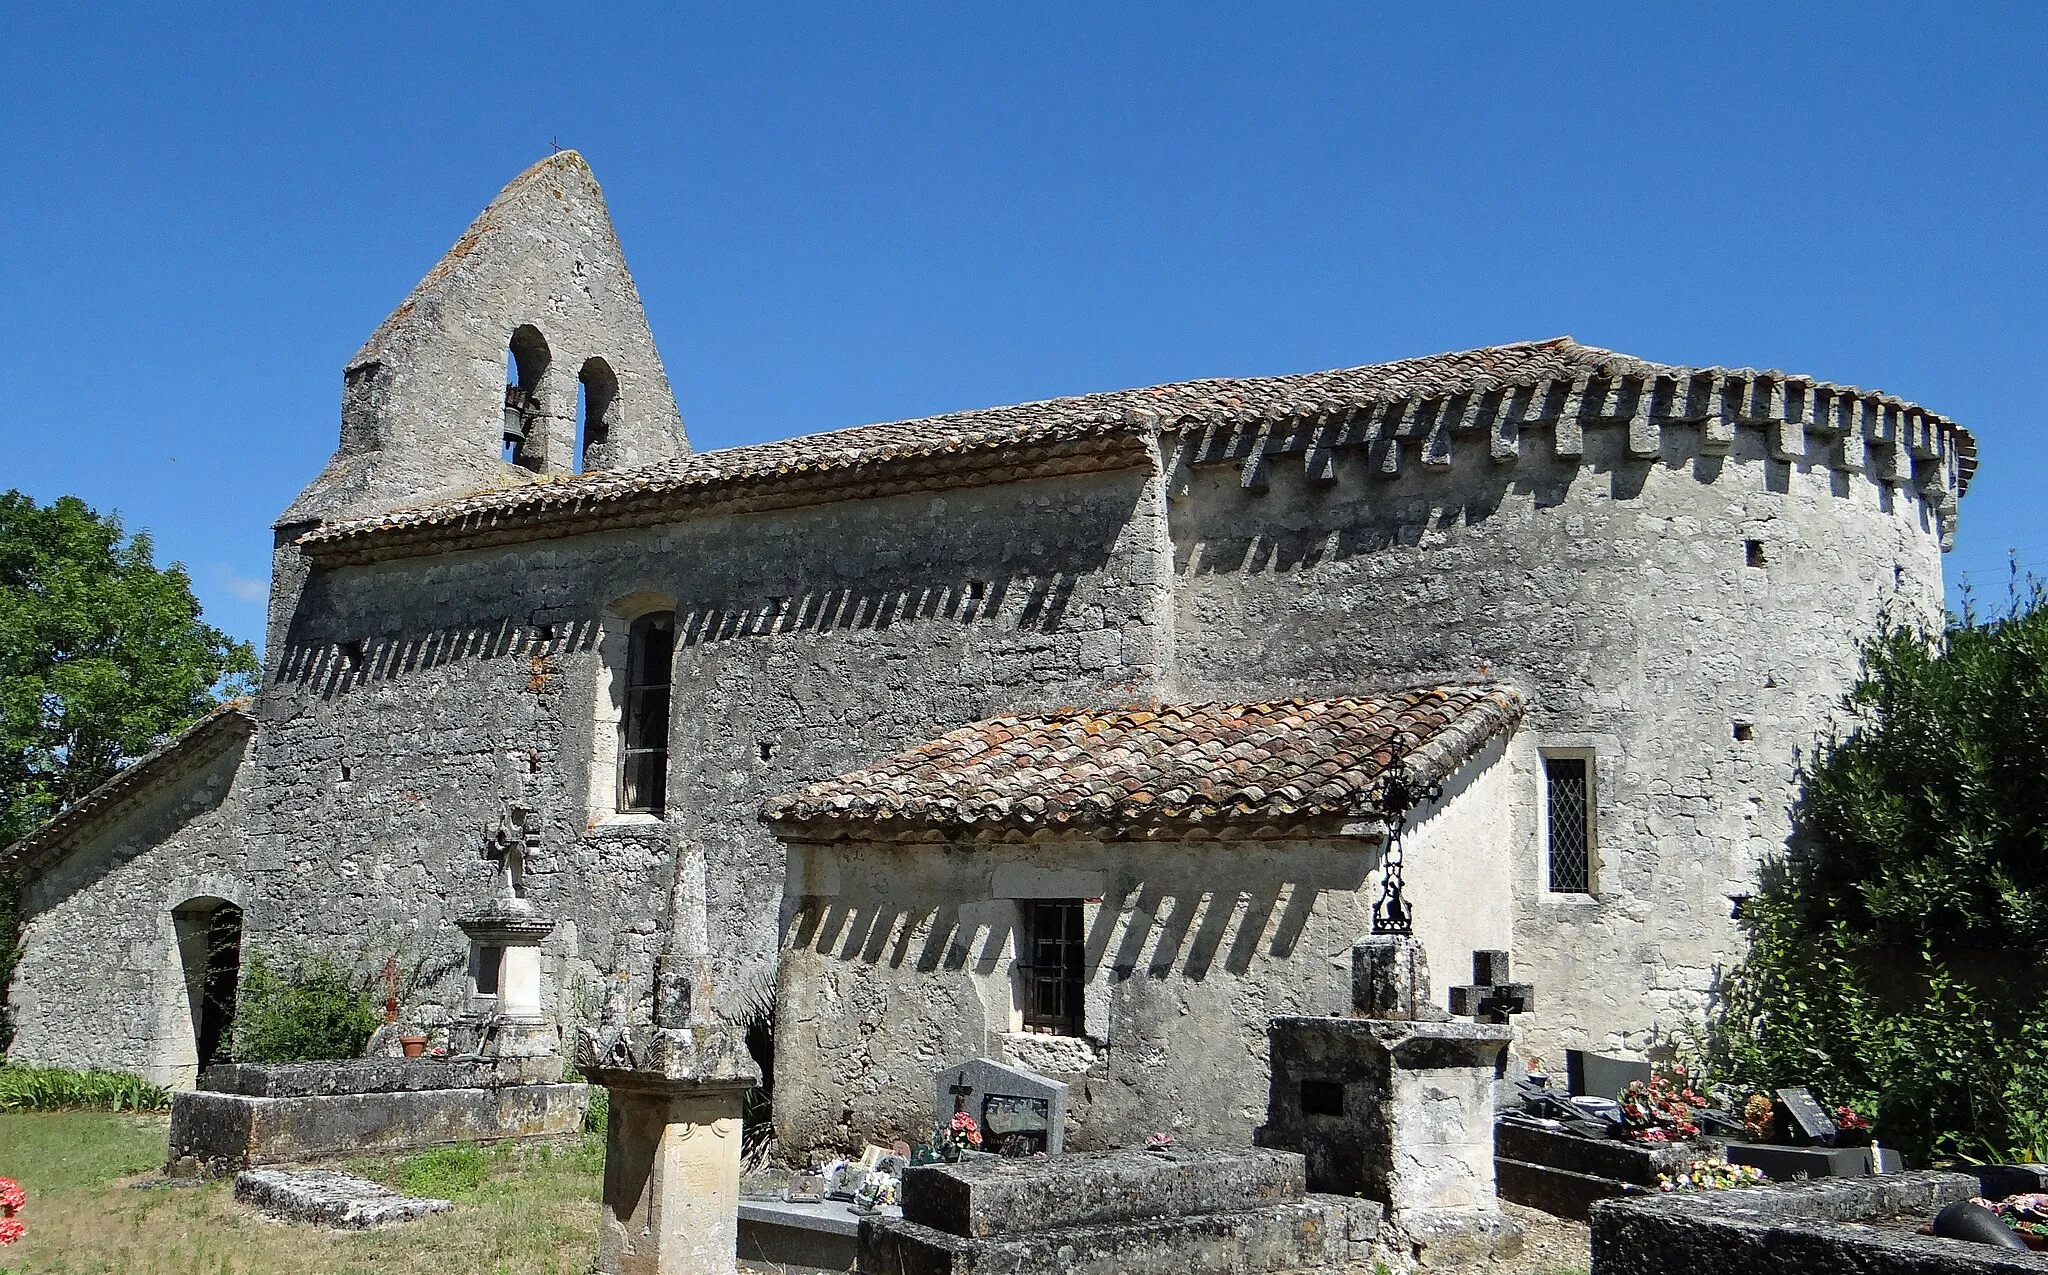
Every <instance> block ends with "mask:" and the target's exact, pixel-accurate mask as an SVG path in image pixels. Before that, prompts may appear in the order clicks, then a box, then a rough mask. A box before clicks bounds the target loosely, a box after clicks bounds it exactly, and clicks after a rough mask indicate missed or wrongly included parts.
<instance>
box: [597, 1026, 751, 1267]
mask: <svg viewBox="0 0 2048 1275" xmlns="http://www.w3.org/2000/svg"><path fill="white" fill-rule="evenodd" d="M577 1061H578V1063H579V1064H580V1065H581V1066H582V1068H583V1071H584V1073H585V1075H587V1076H588V1077H589V1078H590V1080H591V1081H592V1082H593V1083H595V1084H600V1085H603V1086H605V1088H606V1089H608V1090H610V1092H611V1117H610V1120H609V1123H608V1124H607V1125H606V1127H605V1151H604V1215H603V1217H602V1219H601V1220H600V1222H599V1226H598V1241H597V1270H598V1272H599V1275H732V1271H733V1270H734V1268H735V1264H736V1258H737V1254H738V1248H739V1205H740V1105H741V1101H742V1099H744V1097H745V1096H746V1092H747V1090H748V1089H750V1088H752V1087H753V1086H755V1085H758V1084H760V1083H761V1073H760V1070H759V1068H757V1067H756V1066H755V1065H754V1060H753V1058H752V1057H751V1056H750V1055H749V1054H748V1053H747V1050H746V1046H745V1044H744V1042H742V1041H741V1040H740V1038H739V1034H738V1033H737V1032H736V1031H734V1030H733V1029H731V1028H729V1027H725V1026H722V1025H697V1026H691V1027H681V1028H643V1029H639V1030H637V1031H636V1030H634V1029H631V1028H609V1029H607V1028H600V1029H597V1030H595V1031H591V1030H586V1031H585V1032H584V1033H583V1035H582V1037H581V1038H580V1039H579V1040H578V1042H577Z"/></svg>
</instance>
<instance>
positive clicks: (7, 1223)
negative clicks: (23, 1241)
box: [0, 1217, 28, 1244]
mask: <svg viewBox="0 0 2048 1275" xmlns="http://www.w3.org/2000/svg"><path fill="white" fill-rule="evenodd" d="M26 1234H28V1228H27V1227H26V1226H23V1225H22V1224H21V1219H20V1218H17V1217H0V1244H12V1243H14V1241H16V1240H18V1239H20V1238H21V1237H22V1236H24V1235H26Z"/></svg>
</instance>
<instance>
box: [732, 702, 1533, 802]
mask: <svg viewBox="0 0 2048 1275" xmlns="http://www.w3.org/2000/svg"><path fill="white" fill-rule="evenodd" d="M1522 708H1523V697H1522V694H1521V692H1519V691H1517V690H1515V689H1514V688H1513V687H1510V686H1502V685H1491V684H1486V685H1471V686H1433V687H1424V688H1419V689H1413V690H1404V691H1392V692H1387V693H1383V694H1375V695H1361V696H1353V697H1346V698H1342V699H1315V700H1308V699H1296V700H1276V701H1272V702H1269V703H1263V704H1173V705H1166V706H1163V707H1160V708H1152V709H1141V708H1119V709H1110V710H1092V709H1066V710H1062V711H1060V712H1056V713H1050V714H1045V715H1042V716H1022V717H996V718H990V719H989V720H987V721H980V722H976V723H974V724H973V725H971V726H963V727H961V728H960V729H959V730H956V731H951V732H949V733H947V734H945V735H941V736H940V737H938V738H937V739H934V740H932V741H930V742H929V743H925V744H921V745H919V746H918V747H916V748H913V749H911V750H910V751H909V752H906V753H901V754H899V755H897V756H895V757H892V758H890V759H889V760H887V761H884V762H881V763H878V764H876V765H874V766H870V767H868V768H866V769H864V770H857V771H854V772H852V773H850V774H845V775H841V776H839V777H838V778H837V779H828V780H826V781H824V782H823V783H819V784H813V785H812V786H810V787H808V788H805V789H804V790H802V791H801V792H797V793H794V794H791V795H789V796H785V797H780V798H776V799H773V800H770V801H768V802H767V803H765V804H764V805H763V807H762V812H761V817H762V818H763V819H764V820H766V821H768V822H769V823H771V824H775V825H778V827H779V829H780V830H781V831H783V832H784V833H786V834H796V833H800V832H804V831H809V830H810V829H811V826H812V825H825V824H834V825H847V824H857V825H861V826H860V827H859V828H858V829H857V830H856V834H857V835H872V834H876V833H881V832H884V831H887V830H898V829H900V830H913V829H933V830H947V831H972V830H974V829H976V828H999V827H1003V828H1025V829H1033V828H1074V829H1089V828H1093V829H1099V830H1111V831H1128V830H1134V829H1140V828H1144V827H1187V826H1189V825H1196V826H1200V825H1226V824H1238V823H1244V822H1252V823H1269V824H1285V825H1290V826H1296V825H1302V824H1306V823H1310V822H1313V821H1321V820H1348V821H1356V820H1369V819H1373V818H1375V812H1374V811H1373V810H1372V809H1371V807H1370V804H1369V802H1368V800H1367V798H1368V795H1369V792H1370V789H1371V787H1372V785H1373V781H1374V780H1376V779H1378V778H1379V776H1380V775H1381V773H1382V772H1384V771H1385V769H1386V767H1387V765H1388V763H1389V761H1390V759H1391V758H1392V755H1393V749H1394V747H1395V735H1396V732H1402V733H1403V734H1404V740H1403V746H1404V747H1405V748H1406V749H1407V750H1408V757H1407V762H1408V766H1409V768H1410V771H1411V773H1413V774H1414V775H1415V776H1416V777H1417V778H1418V779H1421V780H1424V781H1428V780H1435V779H1441V778H1443V777H1445V776H1447V775H1448V774H1449V773H1450V772H1451V771H1453V770H1455V769H1456V768H1457V767H1458V766H1459V765H1460V764H1462V763H1463V762H1464V761H1466V760H1467V759H1468V758H1470V757H1471V756H1473V755H1474V754H1475V753H1477V752H1478V751H1479V749H1480V748H1482V747H1483V746H1484V745H1485V744H1486V743H1487V742H1488V741H1489V740H1491V739H1492V738H1494V737H1495V736H1496V735H1499V734H1500V733H1502V732H1503V731H1506V730H1509V729H1511V728H1512V727H1513V726H1514V725H1515V724H1516V723H1517V722H1518V721H1520V720H1521V716H1522Z"/></svg>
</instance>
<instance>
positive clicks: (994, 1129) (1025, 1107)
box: [932, 1058, 1067, 1155]
mask: <svg viewBox="0 0 2048 1275" xmlns="http://www.w3.org/2000/svg"><path fill="white" fill-rule="evenodd" d="M932 1087H933V1098H932V1116H933V1120H934V1121H935V1122H936V1123H938V1124H945V1123H946V1122H947V1121H948V1120H951V1119H952V1118H953V1116H954V1115H955V1114H956V1113H958V1112H962V1111H964V1112H966V1113H967V1114H969V1115H971V1116H973V1117H974V1120H975V1123H976V1124H978V1125H980V1126H981V1131H982V1144H981V1145H982V1149H983V1150H984V1151H1003V1150H1004V1149H1005V1143H1010V1144H1011V1145H1013V1146H1015V1147H1016V1148H1018V1151H1019V1153H1021V1154H1025V1155H1030V1154H1035V1153H1037V1152H1041V1151H1042V1152H1044V1153H1045V1154H1047V1155H1059V1154H1061V1153H1062V1152H1064V1151H1065V1150H1066V1149H1067V1086H1066V1085H1065V1084H1064V1083H1062V1082H1061V1081H1057V1080H1049V1079H1047V1078H1046V1077H1044V1076H1041V1075H1039V1074H1038V1073H1037V1072H1034V1071H1026V1070H1025V1069H1024V1068H1022V1067H1012V1066H1009V1065H1008V1064H1006V1063H999V1062H997V1061H995V1060H994V1059H992V1058H969V1059H965V1060H963V1061H961V1062H956V1063H949V1064H947V1065H946V1066H944V1067H942V1068H940V1069H939V1071H938V1072H937V1074H936V1075H935V1076H934V1078H933V1086H932Z"/></svg>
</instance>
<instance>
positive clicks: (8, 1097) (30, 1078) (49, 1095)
mask: <svg viewBox="0 0 2048 1275" xmlns="http://www.w3.org/2000/svg"><path fill="white" fill-rule="evenodd" d="M170 1105H171V1092H170V1090H168V1089H165V1088H163V1087H162V1086H161V1085H153V1084H150V1083H149V1082H148V1081H147V1080H144V1079H143V1078H142V1077H140V1076H134V1075H130V1074H129V1073H127V1072H125V1071H102V1070H101V1069H99V1068H97V1067H93V1068H88V1069H86V1070H83V1071H81V1070H77V1069H75V1068H71V1067H14V1066H0V1111H78V1110H91V1111H162V1110H163V1109H164V1108H166V1107H168V1106H170Z"/></svg>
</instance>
